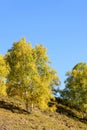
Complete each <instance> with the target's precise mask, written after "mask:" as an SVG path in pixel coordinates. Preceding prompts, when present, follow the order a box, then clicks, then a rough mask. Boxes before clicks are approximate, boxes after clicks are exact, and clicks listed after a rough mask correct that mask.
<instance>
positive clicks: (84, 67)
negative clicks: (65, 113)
mask: <svg viewBox="0 0 87 130" xmlns="http://www.w3.org/2000/svg"><path fill="white" fill-rule="evenodd" d="M66 75H67V76H68V77H67V79H66V81H65V89H64V90H63V91H62V94H61V96H62V97H63V98H64V99H67V100H68V101H69V102H70V103H71V105H72V106H76V107H77V108H79V109H80V110H81V111H84V112H86V113H87V64H86V63H78V64H77V65H76V66H75V67H74V68H73V69H72V71H70V72H67V74H66Z"/></svg>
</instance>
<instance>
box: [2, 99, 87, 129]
mask: <svg viewBox="0 0 87 130" xmlns="http://www.w3.org/2000/svg"><path fill="white" fill-rule="evenodd" d="M18 103H19V101H18V100H16V101H15V103H14V101H13V100H9V99H7V98H2V97H0V130H87V121H85V120H83V119H82V113H79V112H78V111H76V110H71V109H70V108H68V107H66V106H64V105H61V104H59V105H58V109H57V112H54V113H52V112H42V111H41V110H39V109H37V108H34V110H33V112H32V113H31V114H30V113H27V112H26V111H25V110H24V106H23V104H22V103H19V104H18ZM19 106H20V107H19Z"/></svg>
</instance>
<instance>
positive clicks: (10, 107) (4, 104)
mask: <svg viewBox="0 0 87 130" xmlns="http://www.w3.org/2000/svg"><path fill="white" fill-rule="evenodd" d="M0 108H4V109H7V110H10V111H12V112H13V113H18V114H29V113H30V112H28V111H26V110H25V109H22V108H20V107H19V106H18V105H14V103H13V102H6V101H4V100H1V101H0Z"/></svg>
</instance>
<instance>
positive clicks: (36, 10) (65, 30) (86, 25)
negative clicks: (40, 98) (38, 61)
mask: <svg viewBox="0 0 87 130" xmlns="http://www.w3.org/2000/svg"><path fill="white" fill-rule="evenodd" d="M22 37H26V40H27V41H28V42H30V43H32V45H33V46H34V45H35V44H40V43H42V44H43V45H44V46H45V47H46V48H47V49H48V55H49V57H50V59H51V61H52V63H53V64H52V66H53V67H54V68H55V69H56V70H57V71H58V76H59V77H60V80H61V87H60V88H64V83H63V82H64V80H65V79H66V77H65V73H66V72H67V71H68V70H71V69H72V68H73V67H74V65H76V64H77V63H78V62H87V0H0V53H1V54H5V53H6V52H7V50H8V49H9V48H11V47H12V44H13V42H14V41H18V40H20V39H21V38H22Z"/></svg>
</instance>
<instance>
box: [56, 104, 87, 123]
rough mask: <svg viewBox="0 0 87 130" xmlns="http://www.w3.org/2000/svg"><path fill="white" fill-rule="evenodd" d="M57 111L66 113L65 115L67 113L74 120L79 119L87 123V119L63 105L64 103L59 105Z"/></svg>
mask: <svg viewBox="0 0 87 130" xmlns="http://www.w3.org/2000/svg"><path fill="white" fill-rule="evenodd" d="M56 112H58V113H61V114H64V115H66V116H68V117H70V118H72V119H74V120H79V121H80V122H83V123H85V124H87V120H86V119H83V118H80V117H78V116H77V115H76V114H75V113H74V112H73V111H72V110H69V109H67V108H65V107H63V106H62V105H59V106H58V107H57V110H56Z"/></svg>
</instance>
